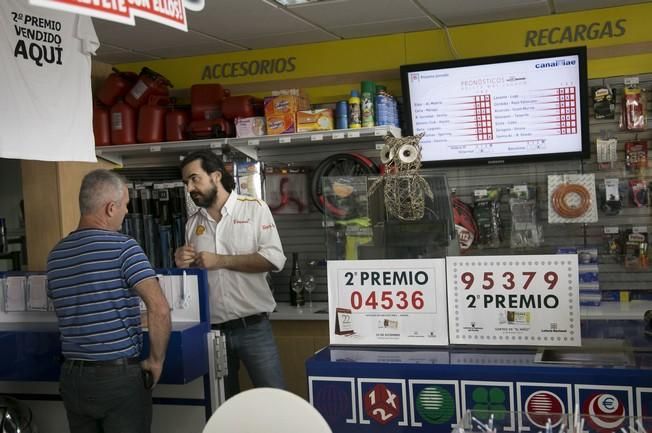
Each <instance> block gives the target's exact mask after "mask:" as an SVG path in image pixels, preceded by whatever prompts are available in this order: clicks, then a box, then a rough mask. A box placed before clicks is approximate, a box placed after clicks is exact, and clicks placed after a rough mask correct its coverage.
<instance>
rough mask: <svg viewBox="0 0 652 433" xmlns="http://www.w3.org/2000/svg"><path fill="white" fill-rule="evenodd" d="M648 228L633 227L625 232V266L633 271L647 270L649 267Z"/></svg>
mask: <svg viewBox="0 0 652 433" xmlns="http://www.w3.org/2000/svg"><path fill="white" fill-rule="evenodd" d="M648 238H649V237H648V233H647V227H632V228H629V229H627V230H626V231H625V245H624V247H625V250H624V260H623V262H624V264H625V269H628V270H631V271H644V270H647V268H648V265H649V256H648V246H649V244H648Z"/></svg>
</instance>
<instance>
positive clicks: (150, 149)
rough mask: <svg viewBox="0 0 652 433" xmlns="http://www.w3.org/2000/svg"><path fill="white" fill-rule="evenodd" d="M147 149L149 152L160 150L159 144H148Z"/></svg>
mask: <svg viewBox="0 0 652 433" xmlns="http://www.w3.org/2000/svg"><path fill="white" fill-rule="evenodd" d="M149 151H150V152H160V151H161V146H149Z"/></svg>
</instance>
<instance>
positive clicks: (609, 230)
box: [604, 226, 620, 235]
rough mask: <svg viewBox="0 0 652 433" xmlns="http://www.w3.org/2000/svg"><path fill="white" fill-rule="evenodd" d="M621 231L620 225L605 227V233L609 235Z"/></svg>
mask: <svg viewBox="0 0 652 433" xmlns="http://www.w3.org/2000/svg"><path fill="white" fill-rule="evenodd" d="M619 231H620V230H619V229H618V227H613V226H612V227H607V226H605V228H604V233H605V234H608V235H617V234H618V233H619Z"/></svg>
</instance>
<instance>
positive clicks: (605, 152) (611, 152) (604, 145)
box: [595, 134, 618, 170]
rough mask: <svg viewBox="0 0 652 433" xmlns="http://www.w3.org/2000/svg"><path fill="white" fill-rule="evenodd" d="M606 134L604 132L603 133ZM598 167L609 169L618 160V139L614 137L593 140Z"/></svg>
mask: <svg viewBox="0 0 652 433" xmlns="http://www.w3.org/2000/svg"><path fill="white" fill-rule="evenodd" d="M605 135H606V134H605ZM595 147H596V150H597V152H596V153H597V155H596V158H597V160H598V168H600V169H601V170H610V169H612V168H613V165H614V162H616V161H618V140H617V139H615V138H598V139H596V140H595Z"/></svg>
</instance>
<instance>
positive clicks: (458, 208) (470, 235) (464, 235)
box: [451, 195, 478, 253]
mask: <svg viewBox="0 0 652 433" xmlns="http://www.w3.org/2000/svg"><path fill="white" fill-rule="evenodd" d="M451 201H452V204H453V221H454V223H455V232H456V233H457V241H458V242H459V245H460V252H461V253H465V252H467V251H468V250H469V249H470V248H471V246H472V245H473V242H475V241H476V240H477V239H478V226H477V224H476V223H475V219H473V211H472V210H471V206H469V205H468V204H466V203H464V202H463V201H462V200H461V199H460V198H459V197H457V196H455V195H453V196H452V197H451Z"/></svg>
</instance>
